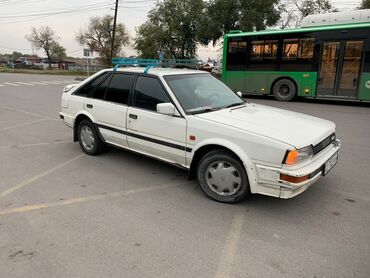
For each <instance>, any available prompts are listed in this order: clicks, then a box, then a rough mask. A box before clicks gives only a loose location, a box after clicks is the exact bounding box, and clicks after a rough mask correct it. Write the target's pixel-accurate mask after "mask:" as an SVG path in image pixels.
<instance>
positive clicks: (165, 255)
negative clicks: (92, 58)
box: [0, 74, 370, 278]
mask: <svg viewBox="0 0 370 278" xmlns="http://www.w3.org/2000/svg"><path fill="white" fill-rule="evenodd" d="M17 82H22V83H24V84H22V83H17ZM30 82H34V83H30ZM37 82H38V83H39V84H37ZM5 83H8V84H5ZM9 83H11V84H17V85H19V86H17V85H11V84H9ZM26 83H29V84H34V85H26ZM67 83H73V78H72V77H64V76H46V75H24V74H0V273H1V274H0V276H1V277H38V278H39V277H140V278H141V277H218V278H220V277H370V250H369V248H370V168H369V165H370V158H369V157H370V139H369V138H370V107H368V106H356V105H351V104H328V103H314V102H308V101H298V102H292V103H279V102H276V101H274V100H271V99H261V98H257V99H251V101H252V102H258V103H263V104H267V105H271V106H277V107H282V108H286V109H289V110H294V111H299V112H303V113H307V114H310V115H314V116H318V117H322V118H325V119H328V120H332V121H334V122H336V123H337V135H338V137H339V138H340V139H341V140H342V150H341V152H340V157H339V158H340V161H339V164H338V165H337V167H336V168H335V169H333V170H332V172H331V173H330V174H329V175H328V176H326V177H324V178H322V179H321V180H320V181H319V182H318V183H316V184H315V185H314V186H312V187H311V188H309V189H308V190H307V191H306V192H304V193H303V194H301V195H300V196H298V197H296V198H294V199H290V200H280V199H276V198H272V197H265V196H259V195H255V196H252V197H251V198H250V199H248V200H245V201H244V202H242V203H240V204H237V205H225V204H220V203H217V202H214V201H211V200H209V199H207V198H206V197H205V196H204V195H203V194H202V192H201V191H200V189H199V188H198V185H197V183H196V181H188V179H187V173H186V172H184V171H182V170H180V169H177V168H174V167H172V166H169V165H166V164H163V163H161V162H158V161H155V160H152V159H149V158H146V157H142V156H139V155H136V154H132V153H129V152H125V151H121V150H116V149H109V150H108V151H107V152H106V153H104V154H103V155H100V156H97V157H91V156H87V155H85V154H83V153H82V151H81V150H80V147H79V145H78V144H77V143H73V142H72V136H71V130H70V129H69V128H67V127H66V126H64V124H63V123H62V122H61V121H60V120H59V119H58V112H59V106H60V97H61V91H62V88H63V86H64V85H65V84H67ZM1 85H3V86H1Z"/></svg>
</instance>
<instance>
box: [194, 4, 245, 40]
mask: <svg viewBox="0 0 370 278" xmlns="http://www.w3.org/2000/svg"><path fill="white" fill-rule="evenodd" d="M239 7H240V1H232V0H210V1H209V2H208V3H207V4H206V16H205V17H204V22H203V24H202V29H201V36H202V42H203V43H204V44H207V43H208V42H209V41H212V42H213V44H214V45H215V43H216V41H217V40H218V39H219V38H221V37H222V36H223V35H224V34H226V33H228V32H229V31H230V30H235V29H238V28H240V26H239V19H240V9H239Z"/></svg>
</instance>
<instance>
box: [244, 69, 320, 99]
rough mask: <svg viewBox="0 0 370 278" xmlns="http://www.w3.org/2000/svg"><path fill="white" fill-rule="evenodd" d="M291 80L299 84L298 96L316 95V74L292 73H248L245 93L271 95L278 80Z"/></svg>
mask: <svg viewBox="0 0 370 278" xmlns="http://www.w3.org/2000/svg"><path fill="white" fill-rule="evenodd" d="M280 78H291V79H292V80H294V81H295V83H296V84H297V95H298V96H303V97H304V96H306V97H314V96H315V95H316V82H317V73H316V72H292V71H286V72H283V71H246V72H245V84H244V90H243V92H245V93H252V94H270V93H272V86H273V84H274V82H275V81H276V80H277V79H280Z"/></svg>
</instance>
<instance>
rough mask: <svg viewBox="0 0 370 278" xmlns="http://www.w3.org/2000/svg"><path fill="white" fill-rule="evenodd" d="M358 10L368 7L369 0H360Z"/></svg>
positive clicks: (369, 6) (369, 4)
mask: <svg viewBox="0 0 370 278" xmlns="http://www.w3.org/2000/svg"><path fill="white" fill-rule="evenodd" d="M359 9H360V10H363V9H370V0H362V2H361V5H360V7H359Z"/></svg>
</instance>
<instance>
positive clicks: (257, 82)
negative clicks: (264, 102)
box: [243, 71, 269, 94]
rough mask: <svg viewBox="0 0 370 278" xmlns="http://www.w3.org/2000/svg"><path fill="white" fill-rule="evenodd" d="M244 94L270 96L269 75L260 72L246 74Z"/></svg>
mask: <svg viewBox="0 0 370 278" xmlns="http://www.w3.org/2000/svg"><path fill="white" fill-rule="evenodd" d="M245 81H246V82H245V83H244V90H243V91H244V92H246V93H252V94H268V93H269V87H268V75H267V74H266V73H265V72H260V71H246V72H245Z"/></svg>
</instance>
